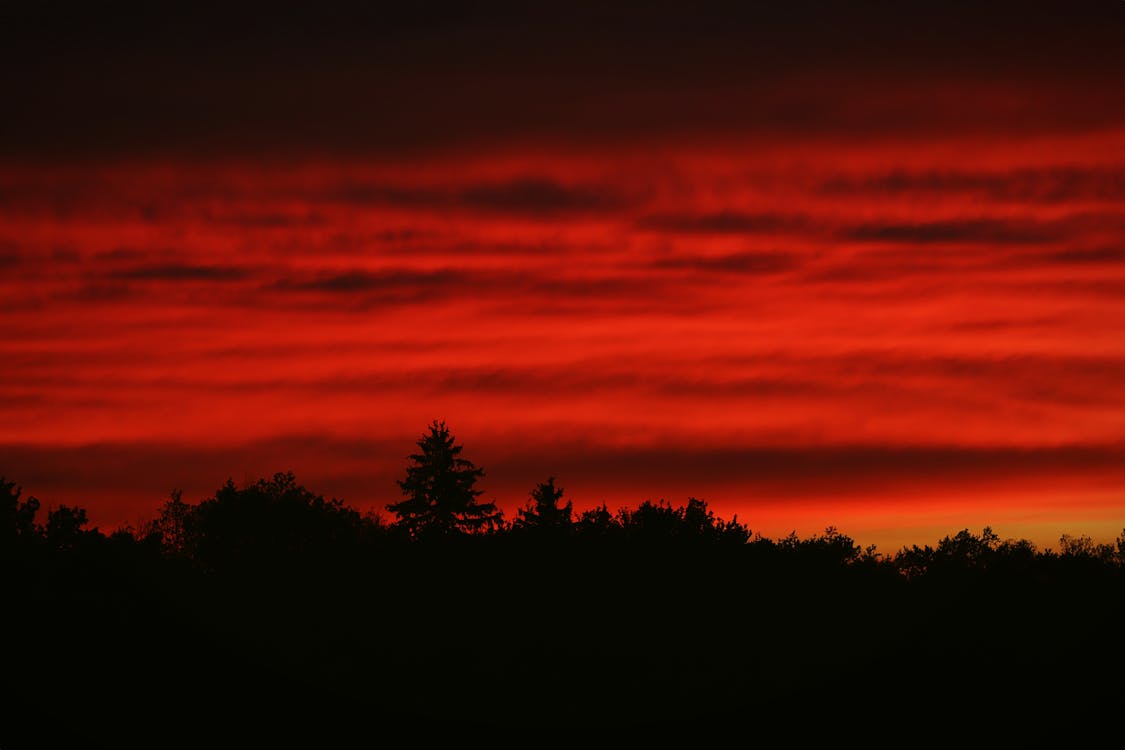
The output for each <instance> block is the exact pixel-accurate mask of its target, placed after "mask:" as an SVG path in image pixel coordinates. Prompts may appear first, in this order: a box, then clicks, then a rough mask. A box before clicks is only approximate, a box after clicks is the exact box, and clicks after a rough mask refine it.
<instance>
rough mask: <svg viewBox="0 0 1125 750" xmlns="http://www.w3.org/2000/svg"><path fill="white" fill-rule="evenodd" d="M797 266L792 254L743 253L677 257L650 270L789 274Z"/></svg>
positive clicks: (794, 255) (665, 259)
mask: <svg viewBox="0 0 1125 750" xmlns="http://www.w3.org/2000/svg"><path fill="white" fill-rule="evenodd" d="M800 265H801V257H800V256H799V255H797V254H795V253H786V252H777V251H767V250H762V251H747V252H742V253H728V254H725V255H711V256H703V255H678V256H673V257H668V258H660V259H658V260H655V261H653V263H652V267H653V268H665V269H676V270H685V271H704V272H713V273H719V274H723V273H734V274H749V275H753V274H771V273H782V272H784V271H790V270H792V269H794V268H797V267H798V266H800Z"/></svg>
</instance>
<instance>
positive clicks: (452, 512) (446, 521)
mask: <svg viewBox="0 0 1125 750" xmlns="http://www.w3.org/2000/svg"><path fill="white" fill-rule="evenodd" d="M418 447H419V448H420V449H421V452H420V453H414V454H411V456H410V461H411V465H410V466H409V467H407V469H406V478H405V479H402V480H399V482H398V486H399V487H400V488H401V489H402V494H404V495H405V496H406V499H405V500H403V501H401V502H398V503H391V504H389V505H387V510H389V511H391V512H392V513H394V514H396V515H397V516H398V521H397V522H396V523H395V525H396V526H398V527H399V528H402V529H405V530H406V531H407V532H408V533H410V534H411V535H418V534H427V535H429V534H438V535H447V534H456V533H474V532H479V531H485V530H491V529H496V528H498V527H499V526H500V525H501V523H502V522H503V512H502V511H500V510H498V509H497V508H496V504H495V503H482V502H477V498H478V497H479V496H480V494H481V491H480V490H478V489H474V487H473V485H474V484H475V483H476V481H477V479H479V478H480V477H482V476H484V470H483V469H478V468H477V467H476V466H474V465H473V462H472V461H470V460H468V459H467V458H462V456H461V451H462V446H460V445H457V444H456V442H455V441H454V438H453V435H452V434H450V432H449V428H448V427H447V426H446V424H445V422H444V421H438V420H434V422H433V423H432V424H431V425H430V426H429V432H428V433H427V434H425V435H423V436H422V437H421V438H420V439H419V440H418Z"/></svg>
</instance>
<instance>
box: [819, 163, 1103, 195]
mask: <svg viewBox="0 0 1125 750" xmlns="http://www.w3.org/2000/svg"><path fill="white" fill-rule="evenodd" d="M819 189H820V191H821V192H824V193H827V194H829V195H833V196H841V195H850V194H856V193H861V194H875V195H880V196H895V197H902V196H903V195H910V194H923V195H928V194H933V193H938V194H968V195H975V196H982V197H985V198H987V199H989V200H993V201H1013V202H1023V203H1061V202H1069V201H1121V200H1125V169H1123V168H1120V167H1104V166H1095V167H1082V166H1058V167H1050V168H1021V169H1013V170H1009V171H992V172H986V171H951V170H950V171H905V170H895V171H890V172H886V173H883V174H875V175H849V176H843V175H840V176H835V177H831V178H829V179H827V180H825V181H823V182H822V183H821V184H820V186H819Z"/></svg>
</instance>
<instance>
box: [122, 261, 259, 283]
mask: <svg viewBox="0 0 1125 750" xmlns="http://www.w3.org/2000/svg"><path fill="white" fill-rule="evenodd" d="M250 275H251V273H250V271H249V270H248V269H246V268H239V267H236V266H210V265H199V264H192V263H163V264H159V265H139V266H132V267H129V268H122V269H118V270H115V271H111V272H110V273H109V274H107V276H108V278H111V279H121V280H127V281H242V280H244V279H246V278H249V277H250Z"/></svg>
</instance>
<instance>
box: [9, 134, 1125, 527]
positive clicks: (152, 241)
mask: <svg viewBox="0 0 1125 750" xmlns="http://www.w3.org/2000/svg"><path fill="white" fill-rule="evenodd" d="M1121 142H1122V136H1121V134H1120V133H1117V132H1104V133H1100V134H1099V133H1093V134H1087V135H1069V136H1068V135H1055V136H1051V137H1050V138H1048V139H1046V140H1044V139H1043V138H1037V139H1024V140H1011V139H997V138H991V137H989V138H983V139H982V140H978V141H973V140H966V139H962V140H959V141H957V142H936V141H935V142H931V143H929V144H928V145H927V144H917V143H916V144H914V145H913V146H911V147H909V148H908V147H907V146H904V145H894V144H889V143H888V144H883V145H877V146H866V147H862V148H860V147H857V146H855V145H854V144H853V145H851V146H849V147H847V148H845V147H843V146H833V145H831V144H827V143H821V144H819V145H817V144H816V143H813V142H806V143H802V144H793V143H790V144H789V145H780V146H778V147H776V148H774V149H772V150H771V151H769V152H762V151H761V150H760V149H759V148H758V147H757V146H756V145H754V144H748V145H744V146H741V147H738V148H735V147H731V148H729V149H727V148H724V149H723V150H711V151H709V152H704V151H700V150H698V149H697V150H694V151H689V150H686V149H665V150H663V151H661V152H660V153H652V152H644V151H642V150H639V149H638V150H633V151H628V150H623V151H616V152H605V151H597V150H594V151H589V150H587V151H581V152H572V153H567V154H557V153H556V154H554V155H545V154H543V153H539V154H536V153H534V152H531V153H527V154H519V153H514V154H513V153H507V154H502V153H496V154H492V155H491V158H488V159H483V158H481V157H473V158H469V157H465V158H462V159H459V160H447V161H440V162H439V161H432V162H422V163H410V164H401V163H400V164H394V163H374V162H369V163H343V162H340V161H330V162H317V163H304V164H301V165H297V166H292V167H282V166H278V165H277V164H274V165H263V164H257V165H245V164H244V165H238V164H233V163H204V164H193V163H188V162H186V161H172V162H169V163H167V164H165V165H164V166H161V167H154V166H152V165H144V164H140V165H132V166H130V165H125V164H116V165H110V166H101V167H73V168H54V169H52V170H46V169H33V168H30V167H25V168H19V169H16V168H13V169H9V170H7V171H5V172H4V173H3V174H2V175H0V190H2V191H3V195H4V202H3V204H0V268H2V269H3V270H4V274H3V276H2V280H0V298H2V300H3V301H2V302H0V316H2V317H0V319H2V320H3V335H2V337H0V354H2V356H3V361H4V363H5V365H4V368H3V372H0V425H2V426H3V429H4V434H5V438H4V440H3V446H2V447H0V471H3V472H5V473H7V474H9V475H10V477H11V478H13V479H16V480H17V481H22V482H23V483H25V485H27V488H28V490H29V491H32V492H38V493H39V494H41V495H43V496H44V498H45V499H46V500H48V501H55V502H85V501H87V500H89V501H90V504H91V514H92V516H93V518H94V519H95V520H96V521H99V522H101V523H103V524H114V523H119V522H123V521H130V520H135V518H136V517H137V516H138V515H139V514H143V513H144V512H146V511H147V510H150V509H151V508H152V506H153V505H154V504H155V503H156V502H157V501H159V499H160V497H161V496H162V495H163V494H165V493H166V491H167V490H168V489H171V486H172V485H181V486H185V487H189V488H191V489H193V490H195V491H196V492H198V493H206V492H207V491H208V490H209V489H213V488H214V486H217V485H218V483H220V482H221V481H222V480H223V479H225V478H226V477H227V476H228V475H234V476H236V477H241V476H242V475H243V474H253V473H255V472H257V473H267V472H271V471H274V470H280V469H286V468H297V469H301V470H302V472H303V473H305V474H306V476H305V477H302V478H303V479H305V480H306V481H308V482H309V483H310V484H316V482H320V484H319V485H317V486H315V489H318V490H321V491H325V492H338V493H339V494H343V495H344V496H345V497H346V499H349V500H351V501H353V502H355V503H357V504H367V503H372V504H374V505H382V504H384V503H386V502H390V501H392V500H394V499H395V497H394V492H395V487H394V484H393V479H394V478H395V477H396V476H397V475H398V474H399V473H400V472H401V468H402V459H403V457H404V456H405V455H406V453H407V452H409V450H410V448H411V446H412V442H413V440H414V439H415V437H416V436H417V434H418V433H419V432H420V431H421V430H422V429H423V427H424V426H425V424H426V423H428V422H429V420H431V419H433V418H435V417H440V418H445V419H447V420H448V421H449V422H450V423H451V425H452V426H453V428H454V430H455V432H456V433H457V434H458V436H459V437H461V438H462V439H463V440H464V441H465V443H466V445H467V447H466V451H467V453H468V454H469V455H470V456H471V457H474V458H476V459H477V460H478V462H479V463H481V464H483V465H484V466H485V468H486V470H487V471H488V482H489V484H488V488H489V490H490V492H492V493H494V494H495V496H496V497H495V499H497V500H498V501H500V502H501V504H502V505H505V506H506V507H508V508H512V507H514V506H515V505H517V504H519V503H521V502H522V501H523V499H524V495H525V493H526V490H527V488H529V487H530V486H531V484H533V483H534V482H535V481H538V480H539V479H542V478H544V477H545V475H546V474H547V473H554V474H556V475H557V476H558V477H559V479H560V481H561V483H562V484H563V485H564V486H566V487H567V488H568V491H569V492H570V493H572V494H573V496H574V497H575V498H576V499H577V500H578V501H579V504H582V503H586V504H588V505H589V504H593V503H597V502H602V501H606V502H608V503H610V505H614V504H624V503H635V502H639V501H640V500H642V499H650V498H653V497H657V496H665V497H668V498H669V499H675V498H676V497H679V496H686V495H687V494H694V495H696V496H700V497H704V498H705V499H707V500H709V501H711V502H712V503H713V504H715V506H716V507H717V508H719V509H720V510H722V511H723V512H725V513H727V514H730V513H733V512H737V513H738V514H739V516H740V518H742V519H743V520H745V521H747V522H748V523H749V524H750V525H751V527H752V528H761V529H762V530H763V531H767V532H772V533H779V532H781V533H783V532H784V531H785V530H787V528H798V529H802V530H806V531H813V530H815V528H813V527H815V526H817V525H823V523H835V524H837V525H839V526H841V527H843V528H844V529H845V530H846V531H849V532H851V533H853V534H855V535H856V536H857V537H859V538H861V539H863V538H867V539H875V540H878V541H879V542H880V543H881V544H883V545H887V546H891V547H893V546H896V545H897V544H900V543H907V542H914V541H922V542H924V541H933V539H934V538H936V536H937V535H939V534H941V533H946V532H948V531H951V530H953V531H955V530H956V528H960V527H961V526H964V525H967V524H969V523H989V522H992V523H994V524H996V525H998V526H1000V528H1001V530H1002V531H1007V532H1008V533H1011V534H1013V535H1016V534H1019V535H1030V536H1034V537H1037V538H1038V539H1039V540H1040V541H1046V542H1049V541H1051V538H1052V535H1057V533H1058V532H1060V531H1064V530H1077V531H1082V530H1090V531H1094V532H1096V533H1098V534H1103V533H1104V534H1109V533H1111V532H1113V533H1116V531H1119V530H1120V529H1119V528H1117V529H1114V528H1112V527H1113V526H1114V525H1115V524H1116V525H1117V526H1118V527H1120V526H1125V504H1123V503H1125V501H1123V499H1122V495H1121V494H1120V493H1121V490H1122V486H1123V483H1122V479H1123V476H1122V472H1121V470H1120V468H1119V467H1120V466H1121V461H1120V458H1121V457H1122V456H1123V455H1125V454H1123V451H1122V446H1123V445H1125V396H1123V395H1122V393H1121V389H1120V387H1119V384H1120V382H1121V381H1122V376H1123V375H1125V335H1123V334H1125V303H1123V302H1122V300H1125V294H1122V292H1125V252H1123V251H1122V249H1121V247H1120V237H1122V236H1123V229H1125V211H1123V210H1122V208H1123V202H1125V155H1123V154H1122V150H1121V148H1120V145H1119V144H1120V143H1121ZM154 451H155V453H154ZM111 467H112V468H111ZM157 468H158V469H159V472H157V471H156V469H157ZM540 474H542V475H543V476H540ZM162 483H163V484H167V485H168V486H166V487H165V486H163V484H162ZM1115 493H1116V494H1115ZM954 527H956V528H954Z"/></svg>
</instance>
